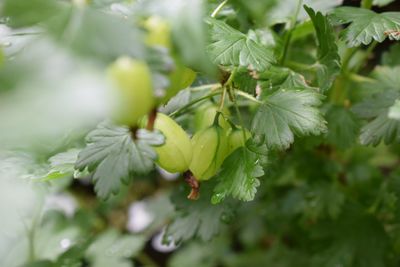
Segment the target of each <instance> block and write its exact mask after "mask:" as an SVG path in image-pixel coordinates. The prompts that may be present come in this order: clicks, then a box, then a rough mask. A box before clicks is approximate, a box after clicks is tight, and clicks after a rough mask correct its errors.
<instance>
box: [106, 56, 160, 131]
mask: <svg viewBox="0 0 400 267" xmlns="http://www.w3.org/2000/svg"><path fill="white" fill-rule="evenodd" d="M108 77H109V78H110V80H111V81H112V83H113V86H114V88H115V90H113V94H112V97H113V102H112V114H111V117H112V119H113V121H114V122H115V123H117V124H122V125H128V126H132V127H133V126H136V125H137V123H138V120H139V118H141V117H143V116H144V115H146V114H148V113H149V112H150V111H151V110H152V109H153V108H154V105H155V101H154V97H153V87H152V81H151V73H150V69H149V67H148V65H147V63H146V62H144V61H140V60H135V59H132V58H129V57H121V58H119V59H117V60H116V61H115V62H114V63H112V64H111V65H110V67H109V68H108Z"/></svg>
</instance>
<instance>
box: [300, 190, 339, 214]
mask: <svg viewBox="0 0 400 267" xmlns="http://www.w3.org/2000/svg"><path fill="white" fill-rule="evenodd" d="M304 197H305V203H306V204H305V210H304V213H305V214H306V216H307V217H308V218H311V219H313V220H315V219H319V218H326V217H330V218H337V217H338V215H339V214H340V212H341V210H342V206H343V205H344V202H345V196H344V194H343V193H342V192H341V191H339V190H338V188H337V187H336V186H335V185H334V184H329V183H317V184H316V185H312V186H310V187H307V188H306V192H305V196H304Z"/></svg>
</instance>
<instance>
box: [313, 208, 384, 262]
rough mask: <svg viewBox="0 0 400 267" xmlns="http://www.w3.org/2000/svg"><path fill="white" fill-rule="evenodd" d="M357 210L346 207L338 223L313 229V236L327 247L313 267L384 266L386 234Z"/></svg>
mask: <svg viewBox="0 0 400 267" xmlns="http://www.w3.org/2000/svg"><path fill="white" fill-rule="evenodd" d="M360 208H361V207H355V206H354V205H351V204H348V205H345V206H344V212H343V213H342V214H341V216H340V217H339V218H338V220H335V221H331V222H326V223H324V224H321V225H317V226H314V231H313V232H314V233H313V236H315V237H318V238H319V240H320V242H321V240H326V241H327V243H325V244H327V245H326V246H323V247H322V251H320V252H319V253H316V254H315V256H314V257H313V260H314V261H315V265H313V266H338V265H340V266H374V267H384V266H387V264H385V262H386V261H385V258H386V257H385V254H386V253H385V252H386V251H387V250H390V248H389V242H388V241H389V239H388V237H387V234H386V232H385V230H384V229H383V227H382V224H381V223H380V222H379V221H378V220H377V219H376V218H374V217H373V216H371V215H368V214H365V213H364V212H363V211H362V210H360ZM366 233H368V234H366ZM371 244H374V245H373V246H371Z"/></svg>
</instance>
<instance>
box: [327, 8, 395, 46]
mask: <svg viewBox="0 0 400 267" xmlns="http://www.w3.org/2000/svg"><path fill="white" fill-rule="evenodd" d="M331 18H332V20H333V21H334V22H335V23H337V24H347V23H350V25H349V26H348V27H347V28H346V29H345V30H343V31H342V32H341V38H342V39H343V40H344V41H346V43H347V44H348V45H349V46H359V45H361V44H365V45H368V44H369V43H371V42H372V40H375V41H378V42H383V41H384V40H385V39H386V37H387V36H389V38H391V39H392V38H393V36H392V35H391V34H389V32H391V31H400V12H384V13H375V12H374V11H371V10H368V9H364V8H357V7H339V8H336V9H335V10H334V11H333V13H332V16H331Z"/></svg>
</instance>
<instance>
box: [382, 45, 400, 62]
mask: <svg viewBox="0 0 400 267" xmlns="http://www.w3.org/2000/svg"><path fill="white" fill-rule="evenodd" d="M382 65H388V66H393V67H394V66H397V65H400V44H395V45H392V46H390V48H389V51H386V52H384V53H383V54H382Z"/></svg>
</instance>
